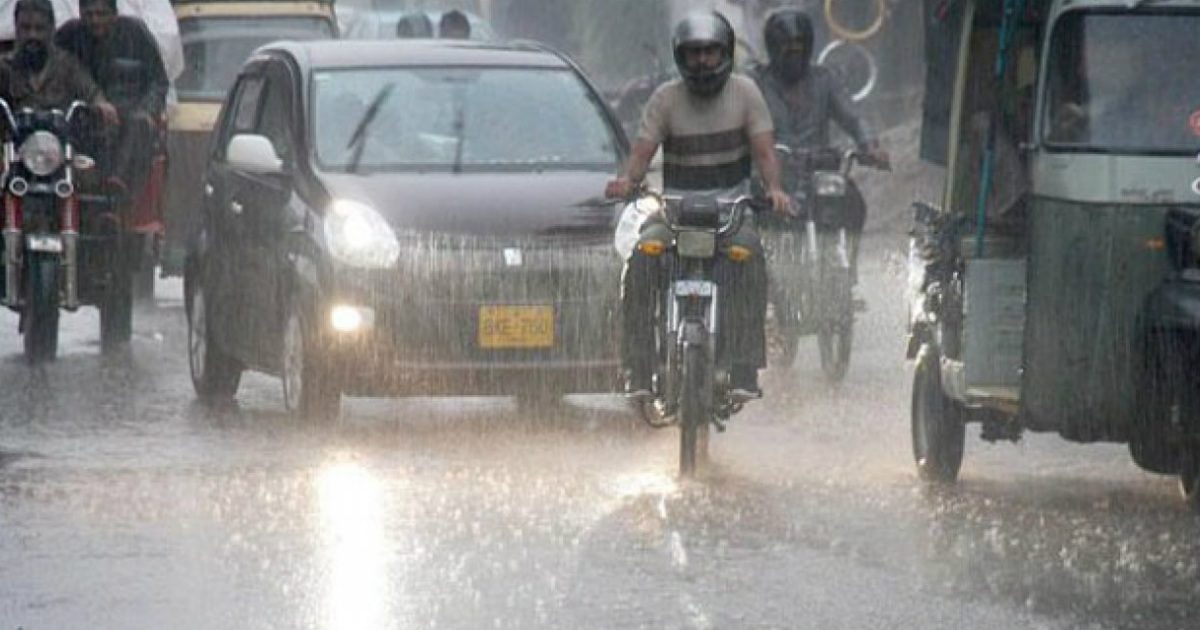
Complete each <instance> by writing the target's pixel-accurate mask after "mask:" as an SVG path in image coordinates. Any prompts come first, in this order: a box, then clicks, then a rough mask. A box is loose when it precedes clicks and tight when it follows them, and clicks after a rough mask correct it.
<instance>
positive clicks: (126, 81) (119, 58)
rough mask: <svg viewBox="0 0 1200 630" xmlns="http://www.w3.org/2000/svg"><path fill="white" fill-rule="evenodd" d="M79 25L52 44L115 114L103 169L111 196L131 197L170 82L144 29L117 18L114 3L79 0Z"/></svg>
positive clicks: (146, 166)
mask: <svg viewBox="0 0 1200 630" xmlns="http://www.w3.org/2000/svg"><path fill="white" fill-rule="evenodd" d="M79 13H80V15H81V18H80V19H77V20H71V21H69V22H67V23H66V24H63V25H62V27H61V28H59V30H58V35H57V36H56V37H55V41H56V42H57V44H58V46H59V47H60V48H62V49H63V50H65V51H67V52H69V53H71V54H72V55H74V56H75V58H76V59H78V60H79V62H80V63H81V64H83V66H84V67H85V68H87V70H88V71H89V72H90V73H91V75H92V78H93V79H94V80H95V81H96V83H97V84H98V85H99V86H100V88H101V89H102V90H103V91H104V94H105V95H106V96H107V97H108V100H109V101H110V102H112V103H113V105H115V106H116V108H117V111H118V113H119V114H120V119H121V120H120V128H119V131H118V132H117V134H116V138H115V140H114V142H113V143H111V144H112V146H111V148H110V151H109V155H108V156H107V157H108V158H109V160H110V161H109V162H108V164H109V166H108V167H107V170H108V173H109V174H110V177H109V184H110V186H111V187H112V188H113V189H115V192H119V193H124V194H131V195H136V194H137V191H139V190H141V187H142V186H143V185H144V184H145V182H146V178H147V176H148V173H149V170H150V161H151V159H152V158H153V155H154V150H155V143H156V140H157V133H158V132H157V126H158V122H159V121H160V120H161V118H162V116H163V112H164V110H165V108H166V100H167V92H168V90H169V89H170V81H169V79H167V72H166V69H165V68H164V67H163V61H162V54H161V53H160V52H159V50H158V45H157V44H156V43H155V41H154V36H153V35H151V34H150V29H149V28H147V27H146V24H145V23H144V22H142V21H141V20H139V19H138V18H135V17H129V16H123V15H118V14H117V0H80V3H79Z"/></svg>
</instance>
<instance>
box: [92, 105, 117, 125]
mask: <svg viewBox="0 0 1200 630" xmlns="http://www.w3.org/2000/svg"><path fill="white" fill-rule="evenodd" d="M96 109H97V110H99V112H100V115H101V116H102V117H104V122H105V124H108V125H112V126H114V127H115V126H116V125H119V124H121V115H120V114H118V113H117V108H116V107H113V104H112V103H97V104H96Z"/></svg>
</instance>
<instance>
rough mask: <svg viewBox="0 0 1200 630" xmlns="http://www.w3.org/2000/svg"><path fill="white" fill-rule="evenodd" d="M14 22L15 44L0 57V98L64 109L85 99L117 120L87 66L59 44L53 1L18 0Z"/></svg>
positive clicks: (112, 120) (20, 104)
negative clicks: (84, 66) (56, 38)
mask: <svg viewBox="0 0 1200 630" xmlns="http://www.w3.org/2000/svg"><path fill="white" fill-rule="evenodd" d="M13 22H14V23H15V25H16V44H15V47H14V49H13V51H12V52H10V53H8V54H7V55H5V56H3V57H0V98H3V99H4V100H5V101H7V102H8V104H9V106H10V107H12V108H13V110H18V109H22V108H26V107H28V108H30V109H53V108H57V109H64V110H65V109H66V108H67V107H69V106H70V105H71V103H72V102H74V101H84V102H86V103H90V104H93V105H95V106H96V107H97V109H99V111H100V112H101V114H102V115H103V116H104V119H105V121H106V122H108V123H110V124H112V123H115V122H116V120H117V111H116V109H115V108H113V106H112V105H110V104H109V103H108V101H107V100H106V99H105V98H104V94H103V93H102V92H101V91H100V88H99V87H97V86H96V83H95V82H94V81H92V79H91V77H89V76H88V73H87V70H84V69H83V68H82V67H80V65H79V64H78V63H77V62H76V61H75V59H74V58H73V57H71V55H69V54H67V53H65V52H63V51H62V50H59V49H58V47H56V46H55V45H54V7H53V6H52V5H51V4H50V2H49V0H18V2H17V4H16V6H15V7H14V8H13Z"/></svg>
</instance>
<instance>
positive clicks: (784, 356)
mask: <svg viewBox="0 0 1200 630" xmlns="http://www.w3.org/2000/svg"><path fill="white" fill-rule="evenodd" d="M776 151H777V153H778V154H779V155H780V157H781V160H782V162H783V164H784V165H785V168H786V169H787V171H786V172H787V174H788V179H789V180H790V181H789V184H790V188H791V193H792V195H793V196H794V197H795V199H796V201H797V206H798V207H799V208H801V212H800V214H799V215H798V216H796V217H787V218H771V219H770V223H767V224H766V225H765V226H764V227H766V228H767V229H765V230H764V235H763V241H764V245H765V246H766V248H767V260H768V269H769V270H770V277H771V279H772V280H771V290H770V299H771V304H772V306H773V308H774V313H775V323H776V326H777V329H778V330H777V333H776V334H777V339H776V344H777V345H782V350H781V361H782V363H783V365H785V366H787V367H791V366H792V364H793V363H794V362H795V360H796V355H797V353H798V351H799V345H800V339H801V338H802V337H805V336H810V335H815V336H816V337H817V348H818V350H819V352H820V357H821V370H822V371H823V372H824V373H825V376H826V378H827V379H828V380H829V381H831V382H840V381H841V380H842V379H844V378H845V376H846V372H847V370H849V367H850V352H851V349H852V347H853V344H854V314H855V312H856V311H858V310H862V309H863V308H864V305H863V304H862V303H861V302H859V301H856V300H855V299H854V292H853V287H854V273H855V270H854V262H853V261H854V257H855V254H856V251H855V250H856V249H857V244H856V243H853V242H852V238H853V237H851V235H850V234H849V230H848V228H847V218H848V217H847V216H846V214H847V212H846V204H847V203H849V202H850V201H851V197H850V196H849V195H848V191H849V186H850V171H851V169H852V168H853V166H854V164H855V163H862V162H863V158H862V157H861V156H860V155H859V153H858V151H856V150H854V149H847V150H844V151H843V150H838V149H793V148H790V147H787V146H784V145H777V146H776ZM876 166H879V167H881V168H882V167H884V165H876Z"/></svg>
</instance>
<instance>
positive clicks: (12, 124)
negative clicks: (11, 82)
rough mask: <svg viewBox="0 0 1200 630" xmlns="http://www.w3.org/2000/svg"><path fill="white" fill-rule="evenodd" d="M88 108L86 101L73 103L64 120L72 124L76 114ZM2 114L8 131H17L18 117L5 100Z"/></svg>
mask: <svg viewBox="0 0 1200 630" xmlns="http://www.w3.org/2000/svg"><path fill="white" fill-rule="evenodd" d="M86 107H89V105H88V103H85V102H84V101H71V105H70V106H68V107H67V113H66V114H65V115H64V119H65V120H66V121H67V122H71V119H72V118H74V117H75V112H77V111H79V110H80V109H83V108H86ZM51 111H56V110H51ZM0 113H3V114H4V122H5V123H7V124H8V129H9V130H10V131H15V130H16V128H17V117H16V115H15V114H13V110H12V106H11V105H9V104H8V101H6V100H5V99H3V98H0Z"/></svg>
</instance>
